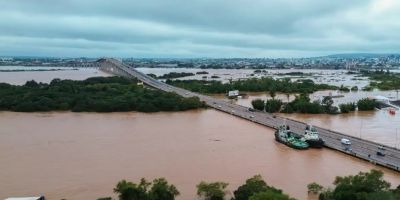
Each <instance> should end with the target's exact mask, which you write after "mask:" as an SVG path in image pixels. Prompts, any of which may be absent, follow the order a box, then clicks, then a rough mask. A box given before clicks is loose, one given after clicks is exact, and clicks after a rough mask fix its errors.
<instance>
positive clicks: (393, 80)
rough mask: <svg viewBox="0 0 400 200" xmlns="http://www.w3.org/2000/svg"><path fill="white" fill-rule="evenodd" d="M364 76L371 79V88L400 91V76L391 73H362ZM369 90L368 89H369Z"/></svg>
mask: <svg viewBox="0 0 400 200" xmlns="http://www.w3.org/2000/svg"><path fill="white" fill-rule="evenodd" d="M361 74H362V75H363V76H367V77H369V79H370V80H371V83H370V85H369V88H378V89H380V90H400V74H398V73H391V72H389V71H386V72H385V71H383V70H380V71H378V70H376V71H366V70H365V71H361ZM369 88H368V89H369Z"/></svg>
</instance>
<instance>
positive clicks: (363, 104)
mask: <svg viewBox="0 0 400 200" xmlns="http://www.w3.org/2000/svg"><path fill="white" fill-rule="evenodd" d="M376 106H377V103H376V101H375V100H373V99H368V98H364V99H360V100H358V102H357V107H358V110H362V111H365V110H374V109H375V107H376Z"/></svg>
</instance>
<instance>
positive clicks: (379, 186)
mask: <svg viewBox="0 0 400 200" xmlns="http://www.w3.org/2000/svg"><path fill="white" fill-rule="evenodd" d="M333 184H334V186H335V187H334V188H333V189H331V188H328V189H323V188H322V187H320V186H319V187H318V188H316V187H314V188H316V190H315V191H312V192H313V193H319V192H320V191H321V190H322V192H321V193H320V195H319V199H320V200H350V199H351V200H396V199H400V187H397V188H396V189H390V183H389V182H387V181H385V180H383V173H382V172H381V171H377V170H371V171H370V172H360V173H358V174H357V175H355V176H345V177H336V179H335V181H334V183H333ZM310 185H311V184H310ZM310 185H309V187H308V188H309V192H310ZM314 186H315V183H314Z"/></svg>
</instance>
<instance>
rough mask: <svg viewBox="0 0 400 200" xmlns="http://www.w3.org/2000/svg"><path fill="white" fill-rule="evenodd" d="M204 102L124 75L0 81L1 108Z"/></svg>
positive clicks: (154, 107) (90, 108) (176, 106)
mask: <svg viewBox="0 0 400 200" xmlns="http://www.w3.org/2000/svg"><path fill="white" fill-rule="evenodd" d="M204 106H205V104H204V102H201V101H200V100H199V99H198V98H197V97H190V98H183V97H181V96H179V95H177V94H175V93H168V92H163V91H160V90H155V89H151V88H147V87H143V86H142V85H138V81H137V80H136V79H127V78H122V77H94V78H89V79H86V80H83V81H73V80H60V79H54V80H52V81H51V82H50V83H49V84H45V83H37V82H35V81H28V82H26V84H25V85H22V86H15V85H10V84H6V83H0V110H2V111H17V112H35V111H64V110H70V111H73V112H117V111H140V112H158V111H184V110H189V109H196V108H202V107H204Z"/></svg>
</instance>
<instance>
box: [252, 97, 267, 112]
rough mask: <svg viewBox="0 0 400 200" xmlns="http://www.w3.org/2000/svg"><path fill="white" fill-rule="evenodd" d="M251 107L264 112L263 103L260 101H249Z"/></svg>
mask: <svg viewBox="0 0 400 200" xmlns="http://www.w3.org/2000/svg"><path fill="white" fill-rule="evenodd" d="M251 105H252V106H253V108H254V109H256V110H259V111H264V109H265V101H264V100H261V99H254V100H253V101H251Z"/></svg>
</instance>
